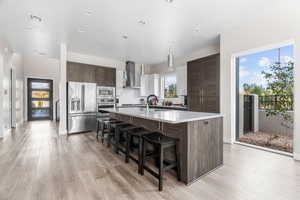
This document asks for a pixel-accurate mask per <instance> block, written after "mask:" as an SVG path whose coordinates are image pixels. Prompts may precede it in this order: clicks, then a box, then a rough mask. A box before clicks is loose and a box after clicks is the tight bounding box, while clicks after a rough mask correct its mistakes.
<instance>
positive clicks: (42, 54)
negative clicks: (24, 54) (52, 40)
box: [39, 52, 47, 56]
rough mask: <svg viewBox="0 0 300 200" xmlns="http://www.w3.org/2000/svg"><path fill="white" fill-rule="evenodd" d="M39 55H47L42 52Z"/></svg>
mask: <svg viewBox="0 0 300 200" xmlns="http://www.w3.org/2000/svg"><path fill="white" fill-rule="evenodd" d="M39 54H40V55H41V56H45V55H47V53H44V52H40V53H39Z"/></svg>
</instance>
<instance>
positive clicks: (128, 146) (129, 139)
mask: <svg viewBox="0 0 300 200" xmlns="http://www.w3.org/2000/svg"><path fill="white" fill-rule="evenodd" d="M130 143H131V135H130V134H129V133H127V135H126V156H125V162H126V163H128V162H129V154H130Z"/></svg>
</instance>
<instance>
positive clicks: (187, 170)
mask: <svg viewBox="0 0 300 200" xmlns="http://www.w3.org/2000/svg"><path fill="white" fill-rule="evenodd" d="M101 110H102V111H104V112H109V113H110V115H111V117H113V118H116V119H118V120H122V121H125V122H128V123H131V124H134V125H137V126H141V127H144V128H145V129H147V130H151V131H158V132H160V133H162V134H164V135H167V136H169V137H173V138H177V139H179V152H180V169H181V180H182V181H183V182H184V183H186V184H191V183H193V182H194V181H196V180H197V179H199V178H200V177H201V176H203V175H205V174H207V173H209V172H211V171H212V170H214V169H216V168H218V167H220V166H221V165H222V164H223V115H221V114H218V113H204V112H190V111H183V110H165V109H146V108H142V107H139V108H103V109H101Z"/></svg>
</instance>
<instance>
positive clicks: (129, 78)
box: [125, 61, 141, 88]
mask: <svg viewBox="0 0 300 200" xmlns="http://www.w3.org/2000/svg"><path fill="white" fill-rule="evenodd" d="M125 80H126V81H125V87H129V88H140V87H141V67H140V66H136V64H135V63H134V62H132V61H126V71H125Z"/></svg>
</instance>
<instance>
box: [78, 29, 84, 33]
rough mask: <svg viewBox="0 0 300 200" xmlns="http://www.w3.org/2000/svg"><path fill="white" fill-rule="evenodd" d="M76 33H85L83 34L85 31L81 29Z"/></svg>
mask: <svg viewBox="0 0 300 200" xmlns="http://www.w3.org/2000/svg"><path fill="white" fill-rule="evenodd" d="M77 31H78V32H79V33H85V32H86V30H85V29H83V28H79V29H78V30H77Z"/></svg>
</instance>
